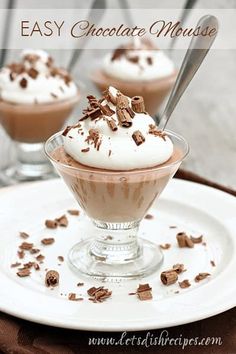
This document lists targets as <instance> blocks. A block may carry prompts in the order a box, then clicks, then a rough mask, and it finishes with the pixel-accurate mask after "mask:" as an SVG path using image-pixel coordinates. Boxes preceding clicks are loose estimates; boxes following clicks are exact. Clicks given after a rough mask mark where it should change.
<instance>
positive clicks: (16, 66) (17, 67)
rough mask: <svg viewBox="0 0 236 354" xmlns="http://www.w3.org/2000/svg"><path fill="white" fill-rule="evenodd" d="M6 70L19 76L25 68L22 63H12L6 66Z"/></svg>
mask: <svg viewBox="0 0 236 354" xmlns="http://www.w3.org/2000/svg"><path fill="white" fill-rule="evenodd" d="M7 68H9V69H10V70H11V72H12V73H13V74H16V75H20V74H22V73H23V72H24V71H25V66H24V64H22V63H12V64H9V65H7ZM14 77H15V75H14Z"/></svg>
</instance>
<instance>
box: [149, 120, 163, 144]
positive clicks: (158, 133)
mask: <svg viewBox="0 0 236 354" xmlns="http://www.w3.org/2000/svg"><path fill="white" fill-rule="evenodd" d="M148 133H149V134H152V135H154V136H158V137H160V138H162V139H163V140H164V141H165V140H166V138H165V137H166V133H165V132H163V131H162V130H158V128H157V126H156V125H155V124H149V131H148Z"/></svg>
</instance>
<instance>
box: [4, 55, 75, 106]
mask: <svg viewBox="0 0 236 354" xmlns="http://www.w3.org/2000/svg"><path fill="white" fill-rule="evenodd" d="M53 70H54V72H55V74H54V75H52V72H53ZM66 75H68V73H66V71H63V70H62V69H58V68H56V67H55V66H54V65H53V60H52V59H51V58H50V56H49V55H48V53H46V52H44V51H42V50H26V51H23V53H22V55H21V61H20V62H19V63H13V64H10V65H8V66H6V67H4V68H2V69H1V71H0V91H1V99H2V100H4V101H7V102H11V103H18V104H34V103H51V102H57V101H62V100H66V99H69V98H73V97H75V96H76V95H77V92H78V89H77V87H76V85H75V83H74V82H73V81H72V80H71V79H70V80H67V81H66V80H65V77H66ZM22 82H23V83H22Z"/></svg>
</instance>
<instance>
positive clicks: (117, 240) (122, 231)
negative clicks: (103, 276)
mask: <svg viewBox="0 0 236 354" xmlns="http://www.w3.org/2000/svg"><path fill="white" fill-rule="evenodd" d="M93 223H94V225H95V228H96V239H95V240H94V241H93V242H92V244H91V247H90V255H91V256H93V257H94V258H95V259H96V260H98V261H99V260H100V261H103V262H105V263H107V264H111V263H116V264H117V263H122V264H124V263H128V262H132V261H134V260H135V259H136V258H138V257H140V255H141V253H142V249H141V247H140V245H139V243H138V239H137V234H138V230H139V224H140V221H134V222H126V223H106V222H100V221H96V220H93Z"/></svg>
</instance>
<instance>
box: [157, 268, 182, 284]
mask: <svg viewBox="0 0 236 354" xmlns="http://www.w3.org/2000/svg"><path fill="white" fill-rule="evenodd" d="M177 280H178V274H177V272H176V271H175V270H173V269H171V270H167V271H164V272H162V273H161V281H162V283H163V284H164V285H171V284H174V283H176V282H177Z"/></svg>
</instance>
